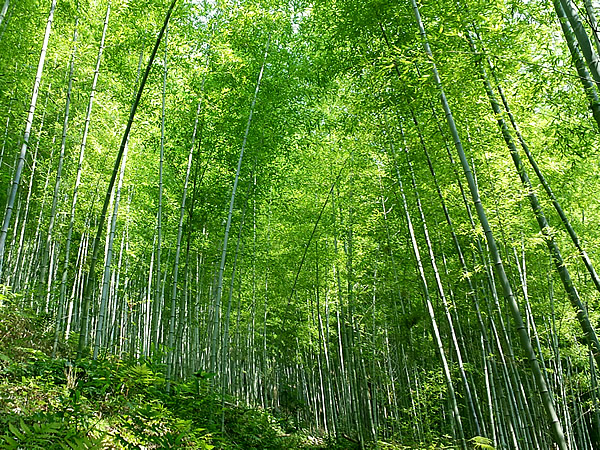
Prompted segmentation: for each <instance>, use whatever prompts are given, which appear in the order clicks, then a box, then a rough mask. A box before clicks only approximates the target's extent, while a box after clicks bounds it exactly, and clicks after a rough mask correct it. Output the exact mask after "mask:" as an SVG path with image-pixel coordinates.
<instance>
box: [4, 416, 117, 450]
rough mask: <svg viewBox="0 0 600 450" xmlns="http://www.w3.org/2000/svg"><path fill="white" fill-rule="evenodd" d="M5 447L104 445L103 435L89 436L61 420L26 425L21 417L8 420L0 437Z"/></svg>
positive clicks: (93, 449) (94, 449)
mask: <svg viewBox="0 0 600 450" xmlns="http://www.w3.org/2000/svg"><path fill="white" fill-rule="evenodd" d="M1 438H2V440H3V441H4V442H3V444H4V445H3V447H2V448H6V449H19V448H27V449H32V450H42V449H49V450H50V449H52V450H54V449H61V450H62V449H73V450H78V449H89V450H97V449H101V448H105V447H104V437H91V436H88V434H87V433H86V432H83V431H77V429H75V428H71V427H68V426H65V423H63V422H45V423H37V422H36V423H33V424H32V425H27V424H26V423H25V421H24V420H23V419H20V420H19V421H18V422H17V423H13V422H9V423H8V431H7V433H6V434H5V435H3V436H2V437H1Z"/></svg>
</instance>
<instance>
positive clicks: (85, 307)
mask: <svg viewBox="0 0 600 450" xmlns="http://www.w3.org/2000/svg"><path fill="white" fill-rule="evenodd" d="M176 3H177V0H173V1H172V2H171V6H170V7H169V10H168V11H167V14H166V16H165V21H164V23H163V26H162V28H161V30H160V32H159V34H158V37H157V38H156V43H155V44H154V49H153V50H152V54H151V55H150V58H149V59H148V65H147V66H146V71H145V72H144V76H143V77H142V81H141V82H140V86H139V88H138V92H137V95H136V98H135V100H134V102H133V104H132V106H131V111H130V113H129V119H128V120H127V125H126V127H125V132H124V133H123V139H122V140H121V145H120V146H119V151H118V153H117V158H116V160H115V165H114V168H113V170H112V175H111V178H110V181H109V182H108V187H107V190H106V194H105V196H104V204H103V206H102V212H101V214H100V219H99V220H98V228H97V231H96V236H95V237H94V242H93V244H92V257H91V260H90V267H89V271H88V276H87V279H86V286H85V291H84V296H83V304H82V305H81V308H82V315H81V325H80V333H79V342H78V345H77V357H78V358H81V357H82V356H83V352H84V349H85V347H86V346H87V340H88V328H87V321H88V317H89V312H90V311H89V308H90V297H91V295H92V290H93V288H92V286H93V285H94V284H95V281H96V280H95V278H96V263H97V261H98V256H99V251H100V239H101V237H102V230H103V228H104V222H105V221H106V214H107V211H108V204H109V202H110V197H111V193H112V190H113V187H114V185H115V181H116V178H117V173H118V172H119V167H120V164H121V159H122V157H123V152H124V151H125V146H126V145H127V141H128V140H129V134H130V132H131V127H132V126H133V119H134V117H135V113H136V111H137V107H138V105H139V103H140V100H141V98H142V92H143V91H144V87H145V85H146V81H147V80H148V75H149V74H150V69H151V68H152V63H153V62H154V58H155V56H156V52H157V51H158V47H159V45H160V41H161V39H162V37H163V35H164V33H165V29H166V28H167V24H168V23H169V19H170V17H171V13H172V12H173V9H174V8H175V4H176Z"/></svg>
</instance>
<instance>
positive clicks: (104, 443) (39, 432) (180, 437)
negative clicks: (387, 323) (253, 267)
mask: <svg viewBox="0 0 600 450" xmlns="http://www.w3.org/2000/svg"><path fill="white" fill-rule="evenodd" d="M3 300H4V301H3V302H2V305H0V448H2V449H4V448H6V449H27V450H34V449H43V450H51V449H74V450H79V449H103V448H111V449H140V450H142V449H168V448H176V449H201V450H211V449H244V450H251V449H257V450H259V449H260V450H262V449H301V448H307V449H354V448H359V447H358V445H357V444H356V443H354V442H353V441H352V439H350V438H347V437H346V438H341V439H340V440H337V441H336V440H335V439H327V438H323V437H315V436H312V435H311V434H310V433H307V432H303V431H298V429H297V428H296V427H294V425H293V424H292V423H291V421H290V419H289V417H288V418H285V417H276V416H275V415H273V414H272V413H270V412H269V411H265V410H262V409H257V408H250V407H246V406H239V405H236V402H235V399H228V401H227V402H225V404H223V402H222V400H221V398H220V396H219V395H216V394H214V389H212V388H211V379H210V376H207V374H200V375H199V376H196V377H194V379H193V380H191V381H188V382H177V383H173V384H171V388H170V392H168V393H167V390H166V388H165V385H166V383H165V380H164V378H163V376H162V374H161V370H160V367H155V366H153V364H152V363H150V362H145V363H144V362H140V361H133V362H128V361H123V360H119V359H116V358H114V357H103V358H99V359H97V360H92V359H83V360H80V361H77V362H76V363H74V362H72V361H70V360H69V359H67V358H65V357H64V355H66V354H67V353H68V352H69V349H68V348H59V349H58V351H57V356H55V357H54V358H53V357H52V356H51V355H52V347H53V341H54V337H53V335H54V331H53V329H52V328H53V327H52V324H51V323H50V322H49V321H48V318H47V317H46V316H44V315H39V314H35V313H34V312H32V311H23V310H20V309H19V308H17V307H15V306H14V305H11V303H10V301H7V299H6V298H5V299H3ZM61 355H62V356H61ZM370 448H386V449H407V448H424V447H420V446H419V447H414V446H413V447H405V446H398V445H392V444H388V443H383V442H379V443H376V444H375V443H374V444H373V445H372V446H371V447H370ZM429 448H433V447H429Z"/></svg>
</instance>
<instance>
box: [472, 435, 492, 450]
mask: <svg viewBox="0 0 600 450" xmlns="http://www.w3.org/2000/svg"><path fill="white" fill-rule="evenodd" d="M469 441H470V442H472V443H473V446H474V447H475V448H477V449H482V450H495V447H494V446H493V445H492V444H493V442H492V440H491V439H489V438H486V437H483V436H475V437H473V438H471V439H469Z"/></svg>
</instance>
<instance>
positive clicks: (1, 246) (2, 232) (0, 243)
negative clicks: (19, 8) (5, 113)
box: [0, 0, 56, 280]
mask: <svg viewBox="0 0 600 450" xmlns="http://www.w3.org/2000/svg"><path fill="white" fill-rule="evenodd" d="M6 3H8V2H6ZM55 9H56V0H52V4H51V5H50V13H49V14H48V21H47V23H46V31H45V34H44V41H43V43H42V51H41V53H40V58H39V61H38V67H37V73H36V76H35V81H34V83H33V93H32V94H31V102H30V104H29V112H28V114H27V121H26V124H25V132H24V133H23V145H22V146H21V151H20V153H19V156H18V160H17V166H16V169H15V175H14V178H13V181H12V187H11V190H10V194H9V197H8V201H7V204H6V211H5V213H4V220H3V222H2V228H1V229H0V280H1V279H2V266H3V263H4V252H5V248H6V236H7V233H8V228H9V226H10V219H11V216H12V211H13V208H14V203H15V198H16V197H17V191H18V189H19V184H20V183H21V175H22V174H23V167H24V165H25V156H26V155H27V148H28V146H29V137H30V135H31V127H32V125H33V116H34V115H35V109H36V105H37V99H38V94H39V89H40V84H41V82H42V74H43V73H44V64H45V62H46V52H47V51H48V41H49V40H50V31H51V30H52V22H53V20H54V11H55Z"/></svg>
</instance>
